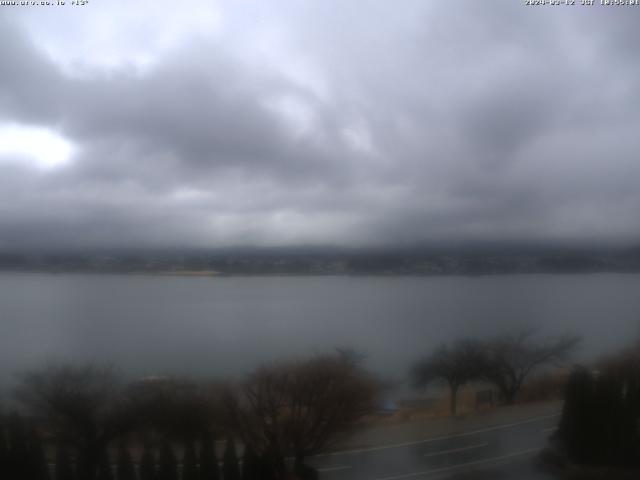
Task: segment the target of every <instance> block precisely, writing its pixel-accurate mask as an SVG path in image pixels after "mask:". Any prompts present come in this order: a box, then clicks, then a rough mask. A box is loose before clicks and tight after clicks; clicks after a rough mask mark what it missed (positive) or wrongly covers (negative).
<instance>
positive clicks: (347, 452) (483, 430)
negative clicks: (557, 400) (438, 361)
mask: <svg viewBox="0 0 640 480" xmlns="http://www.w3.org/2000/svg"><path fill="white" fill-rule="evenodd" d="M559 416H560V414H559V413H554V414H553V415H543V416H541V417H535V418H530V419H528V420H523V421H521V422H515V423H505V424H503V425H496V426H494V427H488V428H481V429H479V430H472V431H470V432H464V433H457V434H455V435H445V436H442V437H431V438H425V439H423V440H416V441H413V442H402V443H392V444H389V445H380V446H377V447H368V448H356V449H353V450H342V451H340V452H333V453H321V454H320V455H316V456H315V457H314V458H322V457H336V456H338V455H350V454H353V453H365V452H377V451H379V450H387V449H390V448H401V447H410V446H412V445H420V444H421V443H431V442H439V441H440V440H449V439H452V438H462V437H468V436H470V435H477V434H479V433H486V432H493V431H496V430H502V429H504V428H511V427H518V426H520V425H527V424H529V423H535V422H541V421H543V420H547V419H549V418H554V417H559Z"/></svg>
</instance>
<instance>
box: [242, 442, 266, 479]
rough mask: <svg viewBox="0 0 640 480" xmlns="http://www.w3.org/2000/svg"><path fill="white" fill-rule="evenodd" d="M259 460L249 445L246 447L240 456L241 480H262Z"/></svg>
mask: <svg viewBox="0 0 640 480" xmlns="http://www.w3.org/2000/svg"><path fill="white" fill-rule="evenodd" d="M261 474H262V464H261V459H260V457H259V456H258V454H256V452H255V450H254V449H253V447H251V445H247V446H246V447H245V449H244V454H243V455H242V480H262V477H261Z"/></svg>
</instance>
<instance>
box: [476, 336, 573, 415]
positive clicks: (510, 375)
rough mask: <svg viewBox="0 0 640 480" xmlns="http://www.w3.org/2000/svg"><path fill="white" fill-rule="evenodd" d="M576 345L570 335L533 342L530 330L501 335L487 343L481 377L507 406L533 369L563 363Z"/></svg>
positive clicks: (513, 399)
mask: <svg viewBox="0 0 640 480" xmlns="http://www.w3.org/2000/svg"><path fill="white" fill-rule="evenodd" d="M578 342H579V338H578V337H573V336H565V337H561V338H558V339H554V340H548V341H544V342H543V341H538V342H536V340H535V338H534V330H533V329H524V330H522V331H519V332H516V333H510V334H506V335H501V336H499V337H496V338H494V339H492V340H490V341H489V342H487V344H486V356H485V359H484V361H485V365H484V369H483V370H484V371H483V376H484V377H485V378H486V380H488V381H490V382H491V383H493V384H494V385H495V386H496V387H497V388H498V390H499V391H500V394H501V396H502V399H503V400H504V402H505V403H506V404H508V405H510V404H512V403H513V402H514V401H515V398H516V395H517V393H518V392H519V391H520V389H521V388H522V385H523V384H524V382H525V380H526V379H527V377H528V376H529V375H530V374H531V373H532V372H533V371H534V370H535V369H536V368H538V367H541V366H543V365H549V364H554V363H559V362H561V361H563V360H565V359H566V358H567V356H568V355H569V353H570V352H571V351H572V350H573V349H574V348H575V346H576V345H577V344H578Z"/></svg>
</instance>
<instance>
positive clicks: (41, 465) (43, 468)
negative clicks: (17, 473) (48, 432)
mask: <svg viewBox="0 0 640 480" xmlns="http://www.w3.org/2000/svg"><path fill="white" fill-rule="evenodd" d="M28 443H29V447H28V448H29V465H28V469H29V476H28V478H29V479H30V480H49V466H48V465H47V459H46V457H45V453H44V448H43V446H42V439H41V438H40V436H39V435H38V432H37V431H36V430H35V428H31V431H30V434H29V442H28Z"/></svg>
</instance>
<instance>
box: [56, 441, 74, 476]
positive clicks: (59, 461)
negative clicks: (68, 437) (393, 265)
mask: <svg viewBox="0 0 640 480" xmlns="http://www.w3.org/2000/svg"><path fill="white" fill-rule="evenodd" d="M75 478H76V476H75V472H74V470H73V464H72V463H71V457H70V456H69V450H68V449H67V448H66V447H65V446H64V445H62V444H58V446H57V448H56V464H55V480H75Z"/></svg>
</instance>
